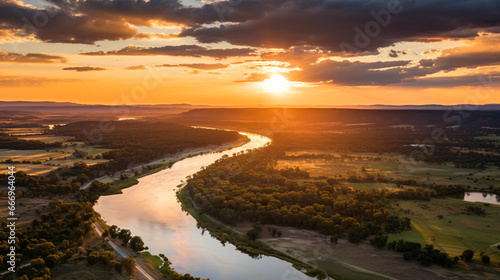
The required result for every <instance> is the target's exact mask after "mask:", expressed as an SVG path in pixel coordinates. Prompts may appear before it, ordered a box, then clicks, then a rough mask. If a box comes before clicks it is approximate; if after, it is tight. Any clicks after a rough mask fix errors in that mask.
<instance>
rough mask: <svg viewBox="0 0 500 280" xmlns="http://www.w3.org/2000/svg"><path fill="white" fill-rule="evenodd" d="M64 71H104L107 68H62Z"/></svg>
mask: <svg viewBox="0 0 500 280" xmlns="http://www.w3.org/2000/svg"><path fill="white" fill-rule="evenodd" d="M63 70H66V71H76V72H89V71H106V70H108V69H107V68H102V67H91V66H78V67H67V68H63Z"/></svg>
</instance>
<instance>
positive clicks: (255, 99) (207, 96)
mask: <svg viewBox="0 0 500 280" xmlns="http://www.w3.org/2000/svg"><path fill="white" fill-rule="evenodd" d="M442 1H447V0H442ZM70 2H74V3H78V4H75V7H76V10H78V9H81V14H79V15H76V14H73V12H69V10H67V9H66V7H63V6H58V7H57V9H59V10H58V11H59V12H58V13H57V14H56V15H55V16H51V15H50V14H47V15H46V17H47V23H46V24H45V25H42V26H40V27H37V29H36V32H25V31H26V30H24V31H23V29H22V25H20V24H19V23H18V22H19V21H18V18H16V17H15V15H14V14H13V13H12V12H10V9H13V8H16V7H17V8H16V9H17V10H19V9H24V10H25V11H26V14H28V15H29V13H30V12H38V13H47V12H46V11H47V10H45V8H46V7H47V5H48V4H47V2H44V1H38V0H30V1H25V2H23V1H20V0H15V1H14V0H0V11H1V12H2V13H9V16H7V17H6V18H5V19H1V17H0V27H1V29H0V92H1V100H3V101H10V100H26V101H45V100H49V101H70V102H78V103H94V104H95V103H102V104H131V103H134V104H135V103H139V104H156V103H163V104H166V103H191V104H208V105H247V106H248V105H278V104H280V105H281V104H282V105H357V104H359V105H368V104H446V105H449V104H460V103H470V102H475V103H479V104H486V103H500V94H488V95H487V97H486V95H480V97H478V96H477V95H476V93H477V92H478V91H480V90H481V89H482V88H488V90H489V91H490V92H494V91H497V90H500V87H499V86H498V85H499V83H498V80H499V78H500V67H499V65H500V51H499V50H500V36H499V35H498V34H496V33H495V31H496V30H498V27H499V26H498V25H497V24H496V23H492V24H491V26H487V27H484V26H481V25H480V23H478V27H474V28H476V29H474V28H472V27H470V30H469V31H468V29H464V27H461V26H457V27H456V30H453V29H450V30H447V31H446V32H445V31H442V32H441V31H437V30H433V29H432V28H429V30H428V35H427V36H426V35H425V32H422V33H419V34H415V35H413V37H411V36H407V37H405V36H401V35H399V33H398V32H397V31H398V30H396V29H397V28H398V27H399V25H400V23H398V22H397V21H398V20H399V19H398V18H397V17H396V16H397V15H393V21H395V22H394V23H390V24H392V25H388V27H386V29H385V30H381V32H380V35H377V36H374V37H373V38H370V42H369V43H370V44H369V45H368V46H367V47H364V48H362V49H360V50H361V52H350V53H349V52H347V53H346V52H339V50H338V46H339V44H340V43H342V42H348V43H350V44H354V43H351V41H352V40H351V39H350V38H351V37H352V38H353V39H354V41H352V42H356V41H355V39H356V37H355V36H356V33H355V32H354V31H353V26H354V27H355V26H358V25H359V26H363V25H362V24H364V23H366V21H365V20H368V19H371V18H369V17H368V18H366V19H365V17H366V14H364V13H361V12H360V13H359V17H360V18H359V20H358V19H355V17H356V13H354V15H353V18H354V19H352V20H353V22H352V24H351V25H349V24H348V23H345V25H346V26H345V27H342V28H343V29H339V30H340V31H339V32H337V33H334V34H342V32H343V31H345V32H344V33H345V34H346V35H342V36H344V37H340V36H341V35H332V34H328V33H325V34H323V33H322V32H323V31H322V30H320V29H318V27H317V26H316V25H315V22H314V16H312V18H311V19H309V18H302V17H300V18H296V19H295V20H296V21H298V23H297V25H298V26H301V25H300V23H301V22H303V24H302V25H303V26H304V29H305V30H304V32H306V33H307V32H308V33H307V34H309V33H310V34H311V36H310V38H311V39H307V38H303V36H302V35H300V33H299V32H302V30H299V29H298V28H296V29H293V28H290V29H288V30H289V31H287V32H289V34H282V33H283V32H280V30H279V27H278V26H276V23H274V25H271V22H273V19H272V15H273V14H278V12H283V11H285V10H284V8H283V7H281V6H276V7H268V9H269V11H268V14H266V15H267V16H266V18H259V17H257V16H256V17H255V18H252V15H251V14H241V15H239V12H240V11H238V7H232V8H231V9H232V10H229V9H226V10H227V11H228V12H227V18H221V17H218V15H217V10H216V9H214V10H213V14H212V13H211V12H210V13H208V12H206V11H205V10H207V9H205V10H203V9H202V5H204V4H202V3H200V2H198V1H183V2H177V1H170V2H171V3H173V4H171V6H168V7H165V10H164V11H165V13H164V14H161V13H158V12H155V8H151V7H149V5H153V4H154V3H156V2H158V1H150V2H144V3H143V4H141V5H142V6H143V9H142V10H140V12H139V11H138V10H139V9H136V7H134V4H133V3H132V2H130V9H131V10H130V12H128V13H123V11H121V10H119V9H116V10H113V5H111V4H110V5H109V6H108V7H107V8H102V6H99V3H100V2H106V1H104V0H102V1H101V0H86V1H80V2H76V1H70ZM108 2H109V3H117V2H115V1H108ZM167 2H168V1H167ZM170 2H169V3H170ZM211 2H215V1H211ZM320 2H322V1H318V3H320ZM375 2H377V1H375ZM382 2H383V1H382ZM382 2H381V3H382ZM424 2H425V1H424ZM458 2H461V1H458ZM479 2H481V3H479ZM482 2H484V3H482ZM162 3H163V2H162ZM429 3H430V2H429ZM491 3H495V2H492V1H488V0H481V1H478V3H477V5H483V6H484V5H496V4H491ZM216 4H217V2H215V4H213V5H216ZM135 5H138V4H135ZM186 5H191V7H192V8H191V9H190V10H187V9H186V7H187V6H186ZM206 5H209V4H206ZM241 5H243V6H245V5H249V6H245V9H247V10H248V9H251V8H252V7H253V6H251V4H247V3H245V1H243V2H242V4H241ZM297 5H298V4H297ZM318 5H320V4H318ZM346 5H354V4H351V3H347V2H346ZM428 5H432V4H428ZM155 7H156V6H155ZM377 7H379V6H377ZM380 7H381V8H383V6H380ZM196 8H200V10H199V11H198V10H196ZM226 8H227V7H226ZM451 8H452V7H450V9H451ZM490 8H493V6H491V7H490ZM242 9H243V7H242ZM351 9H353V10H354V11H356V9H357V6H352V7H351ZM406 9H407V10H406V11H407V13H408V14H407V15H406V17H407V18H406V19H407V20H408V17H409V18H411V16H413V15H416V13H417V12H413V10H412V9H416V8H414V7H413V6H408V7H407V8H406ZM17 10H16V11H17ZM292 10H293V9H292ZM297 10H298V8H297ZM375 10H376V9H375ZM134 11H137V15H135V14H134ZM210 11H211V10H210ZM248 11H249V10H248ZM286 11H287V12H288V10H286ZM292 12H293V11H292ZM292 12H290V13H292ZM328 12H329V13H332V14H335V13H336V10H334V9H333V10H328ZM404 12H405V10H403V13H404ZM441 12H442V13H443V15H442V16H446V15H447V14H446V11H445V10H444V11H441ZM121 13H123V14H121ZM232 13H233V14H232ZM325 13H326V12H325ZM457 13H462V14H460V15H461V16H463V17H466V16H467V15H468V12H467V10H466V9H464V10H463V11H461V10H460V11H458V12H457ZM367 14H368V16H369V15H370V14H369V13H367ZM231 15H233V16H236V15H239V16H240V18H239V19H238V20H236V19H232V18H231ZM321 16H322V15H321V14H319V15H317V17H321ZM65 17H68V18H70V19H68V24H67V25H71V27H72V29H68V31H64V30H61V28H55V27H53V26H52V24H56V23H57V24H60V22H59V21H61V22H62V21H64V20H66V19H65ZM71 17H74V18H73V19H71ZM76 17H80V18H79V19H78V20H76ZM243 17H248V18H243ZM267 17H269V18H267ZM485 17H488V15H485ZM82 18H86V19H88V22H86V23H82V24H79V23H78V22H79V21H82V20H83V19H82ZM115 19H116V20H115ZM242 19H243V20H242ZM100 20H102V22H101V23H99V21H100ZM265 20H267V21H269V22H270V23H269V24H268V25H264V24H266V22H265ZM349 20H351V18H349ZM355 20H358V21H355ZM414 20H415V21H416V22H418V21H419V19H418V17H417V16H415V19H414ZM429 20H430V21H432V20H433V19H432V18H431V19H429ZM453 20H454V19H453V15H450V21H453ZM260 21H262V26H263V27H259V28H261V29H258V28H257V27H255V26H260V24H261V23H260ZM197 22H198V23H197ZM334 23H335V19H332V27H335V26H334V25H333V24H334ZM196 24H201V25H199V26H201V27H194V26H198V25H196ZM220 24H226V27H225V29H220V30H219V29H218V28H219V25H220ZM293 24H295V22H293ZM293 24H292V25H293ZM472 25H473V24H472ZM58 26H60V25H58ZM63 26H64V25H63ZM479 26H481V27H479ZM264 27H269V28H264ZM230 28H235V29H236V28H239V29H238V30H239V31H237V32H236V31H235V32H230V31H228V30H229V29H230ZM252 28H255V29H256V30H261V32H262V33H261V36H260V37H259V36H256V35H255V32H257V31H254V30H253V29H252ZM273 28H274V29H276V31H275V32H276V33H270V34H271V35H272V34H274V36H271V35H269V36H268V35H267V34H268V33H267V32H268V29H273ZM335 28H340V27H335ZM468 28H469V27H468ZM495 28H496V29H495ZM200 30H201V31H200ZM458 30H461V31H460V32H462V33H461V34H460V35H457V34H456V33H457V32H458ZM316 31H317V32H318V33H317V34H316V35H314V36H313V34H315V32H316ZM58 32H61V34H59V33H58ZM269 32H270V31H269ZM295 33H297V35H296V37H294V36H295ZM68 34H70V35H68ZM245 34H246V35H245ZM323 35H325V39H324V40H323V39H318V38H321V36H323ZM326 35H328V36H329V37H327V36H326ZM210 36H211V37H210ZM301 36H302V37H301ZM335 36H339V38H335ZM331 37H333V38H331ZM367 38H368V37H367ZM327 39H328V40H332V41H331V42H330V41H326V40H327ZM335 40H336V41H335ZM485 81H486V82H485Z"/></svg>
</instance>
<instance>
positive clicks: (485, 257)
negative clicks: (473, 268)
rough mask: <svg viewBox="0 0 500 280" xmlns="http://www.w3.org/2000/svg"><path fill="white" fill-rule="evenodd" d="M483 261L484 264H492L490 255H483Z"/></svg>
mask: <svg viewBox="0 0 500 280" xmlns="http://www.w3.org/2000/svg"><path fill="white" fill-rule="evenodd" d="M481 261H482V262H483V263H484V264H490V256H488V255H483V256H482V257H481Z"/></svg>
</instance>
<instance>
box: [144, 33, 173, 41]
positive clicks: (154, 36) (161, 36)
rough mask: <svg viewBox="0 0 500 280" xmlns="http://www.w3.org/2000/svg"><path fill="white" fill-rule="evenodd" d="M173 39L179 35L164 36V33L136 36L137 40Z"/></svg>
mask: <svg viewBox="0 0 500 280" xmlns="http://www.w3.org/2000/svg"><path fill="white" fill-rule="evenodd" d="M173 38H178V36H177V35H172V34H162V33H147V32H144V33H139V34H137V35H135V36H134V39H135V40H157V39H160V40H166V39H173Z"/></svg>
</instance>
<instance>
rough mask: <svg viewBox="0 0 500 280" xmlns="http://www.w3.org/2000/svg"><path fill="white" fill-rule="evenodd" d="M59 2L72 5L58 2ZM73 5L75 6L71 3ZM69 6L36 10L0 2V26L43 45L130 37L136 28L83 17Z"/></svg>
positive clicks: (119, 21)
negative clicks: (42, 42)
mask: <svg viewBox="0 0 500 280" xmlns="http://www.w3.org/2000/svg"><path fill="white" fill-rule="evenodd" d="M58 2H60V3H66V4H67V3H76V2H73V1H58ZM74 5H77V4H74ZM70 8H71V7H70V5H65V6H64V7H63V6H60V8H59V9H56V8H47V9H36V8H33V7H32V6H25V5H21V3H20V2H15V1H9V0H1V1H0V25H3V26H6V27H8V28H10V29H12V30H16V31H21V30H22V31H23V32H24V33H25V34H26V35H27V34H35V36H36V37H37V38H38V39H40V40H42V41H46V42H64V43H85V44H91V43H94V42H96V41H99V40H121V39H127V38H131V37H132V36H134V35H135V34H136V33H137V28H135V27H133V26H131V25H130V24H129V23H127V22H126V21H124V20H123V19H120V18H105V17H94V16H89V15H86V14H83V13H81V12H79V11H78V10H77V8H78V7H77V6H76V9H70Z"/></svg>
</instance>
